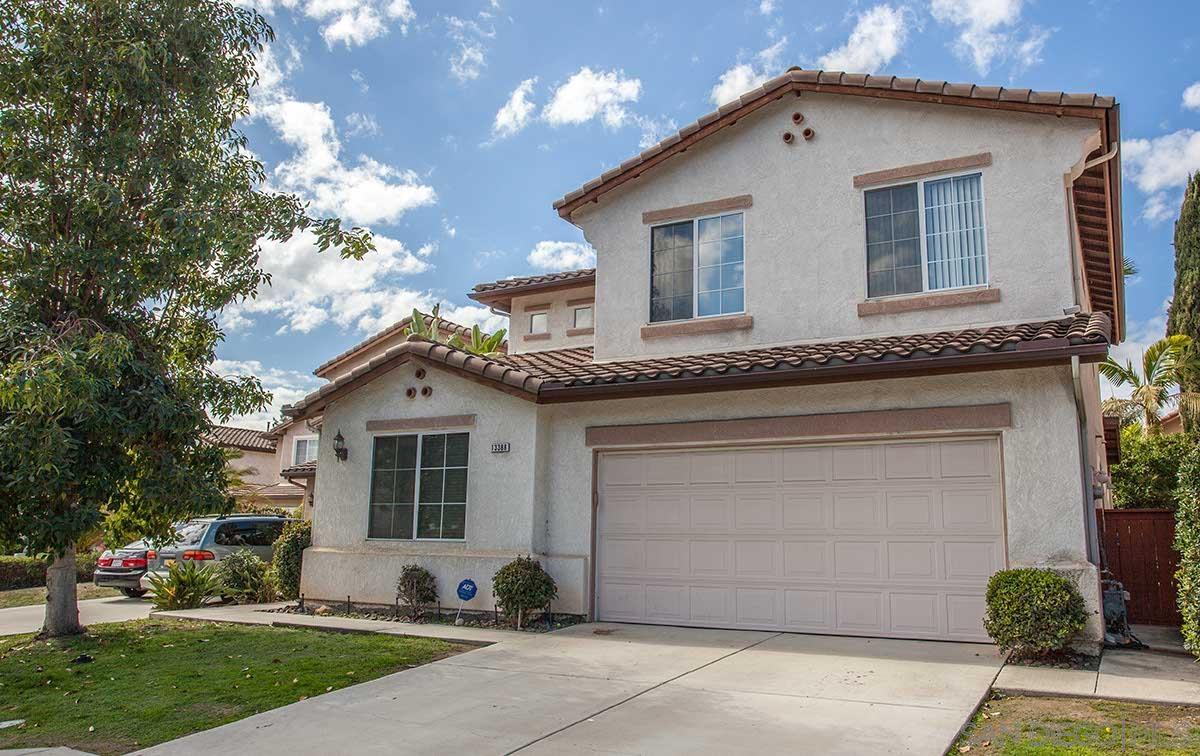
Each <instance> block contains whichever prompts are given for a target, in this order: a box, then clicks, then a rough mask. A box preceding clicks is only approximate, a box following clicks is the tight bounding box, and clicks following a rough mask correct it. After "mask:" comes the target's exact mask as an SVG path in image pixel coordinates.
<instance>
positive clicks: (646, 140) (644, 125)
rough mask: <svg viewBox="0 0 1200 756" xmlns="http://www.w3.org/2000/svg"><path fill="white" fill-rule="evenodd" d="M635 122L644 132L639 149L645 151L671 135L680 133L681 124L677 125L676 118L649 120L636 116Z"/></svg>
mask: <svg viewBox="0 0 1200 756" xmlns="http://www.w3.org/2000/svg"><path fill="white" fill-rule="evenodd" d="M633 120H634V122H635V123H637V125H638V126H639V127H640V128H641V130H642V136H641V138H639V139H638V147H640V148H641V149H643V150H644V149H646V148H647V147H653V146H654V145H656V144H658V143H659V142H661V141H662V140H663V139H666V138H667V137H668V136H670V135H671V134H674V133H675V132H676V131H679V124H677V123H675V119H674V118H665V117H664V118H649V117H646V116H640V115H634V116H633Z"/></svg>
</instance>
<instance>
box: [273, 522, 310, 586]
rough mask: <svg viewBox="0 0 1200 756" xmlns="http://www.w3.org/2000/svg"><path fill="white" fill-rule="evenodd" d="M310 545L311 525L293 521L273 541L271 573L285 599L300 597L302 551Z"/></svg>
mask: <svg viewBox="0 0 1200 756" xmlns="http://www.w3.org/2000/svg"><path fill="white" fill-rule="evenodd" d="M311 545H312V523H311V522H308V521H307V520H293V521H292V522H289V523H288V524H287V525H284V526H283V533H281V534H280V535H279V538H277V539H276V540H275V551H274V554H273V555H272V556H271V573H272V574H273V575H274V578H275V585H276V587H277V588H278V589H279V594H280V596H281V597H282V598H285V599H294V598H296V597H298V596H299V595H300V567H301V561H302V559H303V557H304V550H305V549H307V548H308V547H309V546H311Z"/></svg>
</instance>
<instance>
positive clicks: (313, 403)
mask: <svg viewBox="0 0 1200 756" xmlns="http://www.w3.org/2000/svg"><path fill="white" fill-rule="evenodd" d="M1110 332H1111V322H1110V321H1109V318H1108V316H1107V315H1106V314H1104V313H1095V314H1086V313H1081V314H1078V315H1074V316H1072V317H1067V318H1062V319H1058V320H1049V321H1042V322H1035V323H1020V324H1016V325H1002V326H989V327H986V328H968V329H963V330H958V331H942V332H938V333H927V334H912V335H906V336H888V337H881V338H871V339H857V340H853V341H838V342H822V343H812V344H791V345H787V346H778V347H767V348H762V349H748V350H739V351H730V352H715V353H710V354H698V355H680V356H671V357H655V358H647V359H639V360H621V361H616V362H599V363H598V362H594V361H593V354H592V349H591V348H590V347H579V348H572V349H552V350H547V351H543V352H529V353H524V354H513V355H504V356H501V357H497V358H494V359H485V358H483V357H478V356H476V355H472V354H468V353H466V352H462V351H459V350H457V349H452V348H450V347H447V346H445V345H444V344H436V343H433V342H429V341H407V342H405V343H404V344H401V345H399V346H396V347H393V348H392V349H389V350H388V351H387V352H385V353H384V354H382V355H380V356H378V357H376V358H375V359H373V360H371V361H370V362H369V363H367V364H365V365H361V366H359V367H358V368H356V369H355V370H354V371H353V372H352V373H351V374H349V375H347V376H343V377H341V378H339V379H338V380H336V381H333V382H332V383H330V384H328V385H326V386H323V387H321V389H320V390H318V391H316V392H314V393H312V394H309V395H308V396H306V397H305V398H304V399H302V400H301V401H299V402H297V403H296V404H294V405H291V406H290V407H286V408H285V410H284V411H285V412H286V413H287V414H289V415H292V416H296V417H299V416H307V415H310V414H316V413H317V412H319V411H320V410H321V409H322V408H323V407H324V406H325V404H326V403H327V402H328V401H330V400H331V399H333V398H336V397H337V396H340V395H343V394H345V393H348V392H350V391H353V390H354V389H356V388H358V387H359V386H361V385H363V384H364V383H367V382H369V381H370V380H372V379H373V378H374V376H375V374H376V372H377V371H380V372H381V371H382V369H383V368H385V367H389V366H391V365H392V364H394V363H395V362H396V361H406V360H410V359H417V360H421V361H423V362H428V363H430V364H433V365H435V366H444V367H446V368H447V369H449V370H452V371H455V372H458V373H460V374H463V375H465V376H466V377H468V378H470V379H472V380H476V381H479V382H482V383H486V384H488V385H491V386H493V387H494V388H498V389H500V390H502V391H505V392H507V393H510V394H515V395H517V396H522V397H524V398H526V399H532V400H534V401H538V402H549V401H578V400H586V399H591V398H600V397H602V396H603V397H610V396H616V395H637V394H669V393H674V392H678V391H696V390H720V389H733V388H750V387H759V386H765V385H784V384H788V383H806V382H819V381H830V380H835V381H836V380H853V379H865V378H884V377H889V376H892V375H900V374H910V375H911V374H916V373H919V372H922V371H924V372H954V371H958V370H967V369H980V368H987V367H993V368H994V367H1005V366H1007V367H1019V366H1027V365H1034V364H1048V363H1051V362H1055V361H1059V362H1061V361H1062V360H1065V359H1066V358H1067V357H1068V356H1070V355H1073V354H1075V355H1080V356H1082V357H1084V358H1086V359H1089V360H1100V359H1103V357H1104V355H1105V354H1106V353H1107V351H1108V344H1109V335H1110Z"/></svg>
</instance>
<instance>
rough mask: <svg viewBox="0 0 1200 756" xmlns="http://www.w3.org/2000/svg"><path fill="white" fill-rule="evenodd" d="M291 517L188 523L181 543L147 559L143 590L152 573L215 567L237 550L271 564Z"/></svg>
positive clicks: (225, 517)
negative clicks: (181, 565)
mask: <svg viewBox="0 0 1200 756" xmlns="http://www.w3.org/2000/svg"><path fill="white" fill-rule="evenodd" d="M291 521H292V520H291V518H288V517H284V516H282V515H269V514H253V513H249V514H230V515H219V516H212V517H200V518H197V519H195V520H189V521H188V522H187V523H186V524H184V525H183V526H181V527H180V528H179V529H178V531H177V535H178V540H177V541H176V542H175V543H173V544H171V545H169V546H164V547H162V548H160V549H158V550H156V551H155V552H153V554H154V556H153V558H150V559H148V560H147V571H146V574H145V575H143V576H142V578H141V587H142V588H145V589H149V588H150V587H151V586H150V582H149V577H150V575H152V574H156V573H157V574H164V573H166V572H167V570H169V569H171V566H172V565H174V564H175V563H176V562H189V561H190V562H196V563H198V564H200V565H201V566H207V565H209V564H215V563H217V562H219V561H221V560H222V559H223V558H225V557H226V556H228V555H229V554H232V553H233V552H235V551H241V550H242V549H248V550H250V551H251V552H253V553H254V554H255V555H257V556H258V557H259V558H260V559H262V560H263V561H264V562H269V561H271V555H272V554H273V553H274V547H275V540H276V539H277V538H279V535H280V534H281V533H282V532H283V526H284V525H286V524H287V523H289V522H291Z"/></svg>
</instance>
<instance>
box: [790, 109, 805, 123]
mask: <svg viewBox="0 0 1200 756" xmlns="http://www.w3.org/2000/svg"><path fill="white" fill-rule="evenodd" d="M792 123H804V114H803V113H801V112H800V111H798V110H797V111H796V112H795V113H792Z"/></svg>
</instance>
